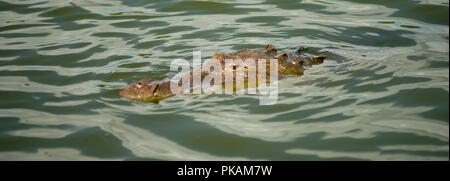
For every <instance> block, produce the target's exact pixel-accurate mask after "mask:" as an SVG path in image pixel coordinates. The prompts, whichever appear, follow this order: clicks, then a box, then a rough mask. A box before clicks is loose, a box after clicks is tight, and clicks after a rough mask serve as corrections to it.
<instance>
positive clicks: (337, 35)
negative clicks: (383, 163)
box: [0, 0, 449, 160]
mask: <svg viewBox="0 0 450 181" xmlns="http://www.w3.org/2000/svg"><path fill="white" fill-rule="evenodd" d="M448 9H449V8H448V1H446V0H422V1H419V0H396V1H391V0H381V1H369V0H347V1H338V0H321V1H316V0H304V1H295V0H282V1H278V0H277V1H275V0H265V1H263V0H261V1H256V0H255V1H223V0H221V1H219V0H217V1H167V0H161V1H154V2H148V1H144V0H122V1H120V0H112V1H103V0H100V1H84V0H83V1H76V2H70V1H67V2H63V1H59V0H58V1H53V0H50V1H41V0H30V1H4V0H1V1H0V100H1V101H0V160H97V159H99V160H103V159H106V160H141V159H142V160H236V159H237V160H448V155H449V144H448V141H449V125H448V121H449V114H448V109H449V50H448V48H449V46H448V44H449V28H448V22H449V19H448V15H449V11H448ZM268 43H270V44H273V45H275V46H277V47H279V48H285V49H289V48H290V49H294V48H296V47H299V46H309V47H317V48H321V49H322V50H327V51H330V52H333V53H335V54H338V55H341V56H343V57H346V58H347V59H349V60H348V61H341V60H339V58H336V57H329V59H328V60H327V61H325V62H324V64H322V65H319V66H314V67H313V68H310V69H309V70H307V71H306V72H305V75H304V76H302V77H294V78H288V79H284V80H281V81H280V82H279V96H278V102H277V104H275V105H270V106H261V105H259V97H258V96H255V95H242V96H237V95H234V96H233V95H231V96H229V95H221V96H207V95H199V96H189V95H183V96H176V97H172V98H170V99H166V100H163V101H161V102H160V103H159V104H151V103H142V102H132V101H129V100H126V99H124V98H121V97H120V96H119V95H118V92H117V90H118V89H120V88H122V87H124V86H126V85H127V84H128V83H131V82H133V81H136V80H138V79H141V78H144V77H152V78H154V79H164V78H167V77H170V76H172V75H174V74H175V72H171V71H170V62H171V61H172V60H173V59H175V58H184V59H186V60H189V61H192V51H193V50H201V51H202V55H203V57H204V59H207V58H209V57H211V56H212V54H214V53H216V52H232V51H236V50H238V49H241V48H259V47H262V46H263V45H265V44H268Z"/></svg>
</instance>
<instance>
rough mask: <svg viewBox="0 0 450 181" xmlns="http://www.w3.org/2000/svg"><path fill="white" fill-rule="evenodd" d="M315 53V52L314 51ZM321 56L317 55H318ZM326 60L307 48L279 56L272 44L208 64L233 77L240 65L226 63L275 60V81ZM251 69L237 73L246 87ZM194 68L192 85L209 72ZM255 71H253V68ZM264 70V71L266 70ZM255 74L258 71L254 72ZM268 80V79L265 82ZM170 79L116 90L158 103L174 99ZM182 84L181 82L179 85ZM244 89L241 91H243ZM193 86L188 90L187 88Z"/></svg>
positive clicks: (221, 56)
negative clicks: (195, 78) (197, 74)
mask: <svg viewBox="0 0 450 181" xmlns="http://www.w3.org/2000/svg"><path fill="white" fill-rule="evenodd" d="M315 53H318V52H315ZM319 53H320V52H319ZM325 58H326V55H325V54H322V53H321V54H319V55H312V54H310V52H308V48H304V47H300V48H298V49H297V50H296V51H294V52H288V53H286V52H281V53H279V52H278V50H277V48H275V46H273V45H270V44H269V45H265V47H264V49H261V50H250V49H247V48H245V49H242V50H239V51H236V52H234V53H228V54H226V53H218V54H214V55H213V56H212V58H211V60H210V61H212V60H214V61H219V62H220V63H221V64H222V71H221V73H222V75H224V74H226V73H233V75H236V73H237V71H236V69H237V68H238V67H239V66H240V65H237V64H225V62H226V61H225V60H229V59H232V60H236V59H240V60H253V61H257V60H261V59H263V60H266V61H267V66H268V65H269V61H270V59H273V60H275V59H277V60H278V75H279V76H278V78H279V79H281V78H284V77H288V76H301V75H303V72H304V70H305V69H307V68H308V67H311V66H312V65H317V64H322V63H323V61H324V59H325ZM252 65H253V66H254V65H257V64H250V65H247V64H244V65H243V70H244V71H243V72H242V71H241V72H240V73H243V74H244V76H243V77H244V81H245V83H246V84H245V87H247V83H248V82H247V81H248V76H247V74H248V71H247V70H248V69H249V68H250V67H248V66H252ZM196 69H199V68H198V67H197V68H194V70H192V71H190V72H187V73H189V74H190V75H191V76H189V77H190V81H191V84H190V85H192V82H193V76H192V75H193V72H194V71H199V72H201V79H202V80H203V79H204V78H205V76H207V75H208V74H210V73H211V71H209V72H208V71H205V70H203V69H201V67H200V70H196ZM255 69H256V68H255ZM266 70H267V69H266ZM256 71H258V70H256ZM266 75H267V77H268V76H269V75H270V71H266ZM222 79H223V81H222V87H224V84H225V76H222ZM233 80H234V82H236V76H234V78H233ZM267 80H269V79H267ZM170 81H171V80H170V79H166V80H162V81H157V80H153V79H151V78H144V79H142V80H139V81H137V82H134V83H132V84H130V85H129V86H128V87H126V88H122V89H120V90H119V93H120V95H121V96H123V97H125V98H128V99H131V100H135V101H144V102H154V103H157V102H158V101H159V100H161V99H164V98H167V97H171V96H174V95H175V93H173V92H172V90H171V89H170ZM179 84H181V81H180V82H179ZM245 87H244V88H245ZM191 88H192V86H191V87H190V89H191ZM236 89H237V88H236V86H234V87H233V91H236ZM189 91H190V90H189Z"/></svg>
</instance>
